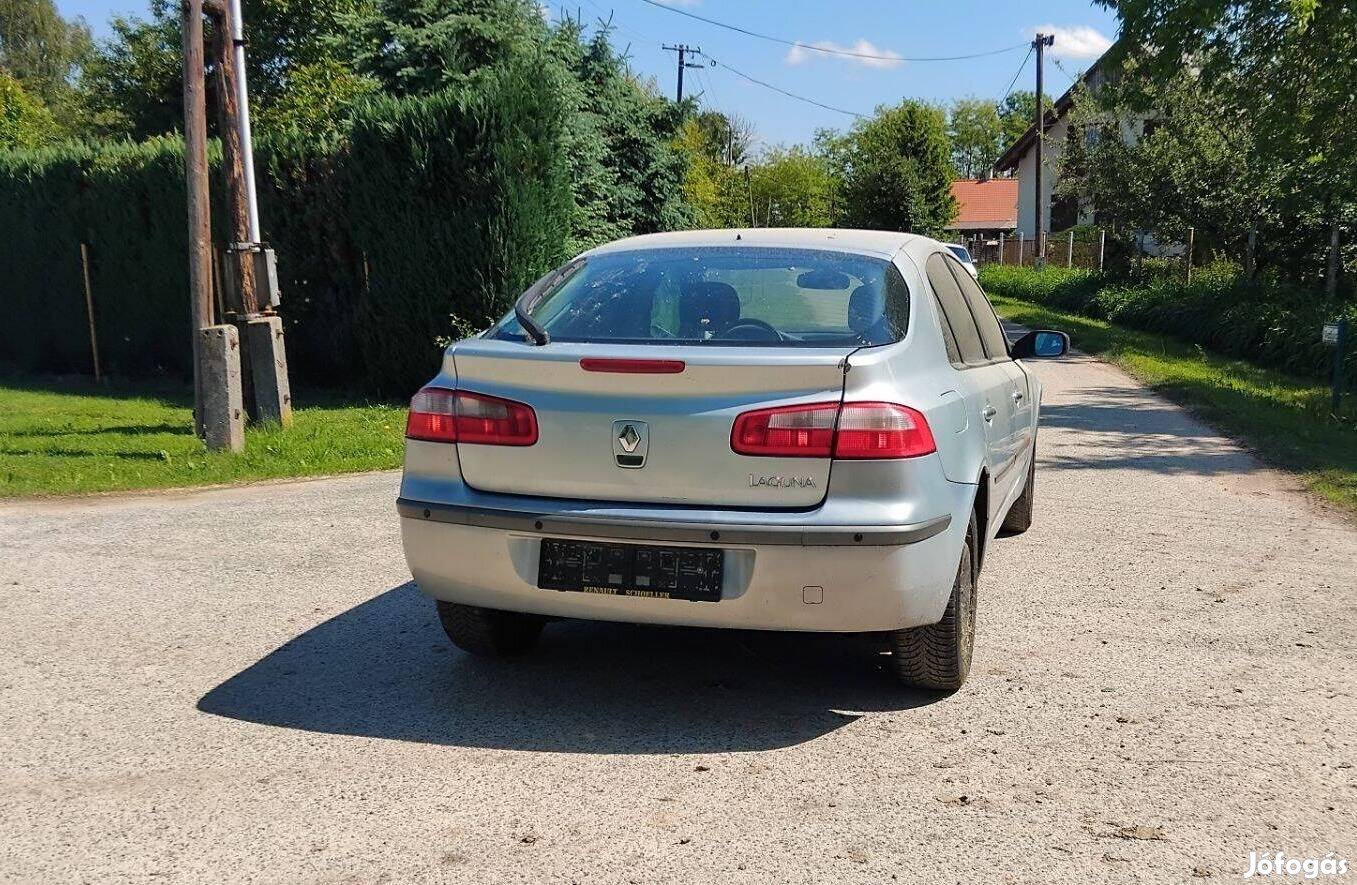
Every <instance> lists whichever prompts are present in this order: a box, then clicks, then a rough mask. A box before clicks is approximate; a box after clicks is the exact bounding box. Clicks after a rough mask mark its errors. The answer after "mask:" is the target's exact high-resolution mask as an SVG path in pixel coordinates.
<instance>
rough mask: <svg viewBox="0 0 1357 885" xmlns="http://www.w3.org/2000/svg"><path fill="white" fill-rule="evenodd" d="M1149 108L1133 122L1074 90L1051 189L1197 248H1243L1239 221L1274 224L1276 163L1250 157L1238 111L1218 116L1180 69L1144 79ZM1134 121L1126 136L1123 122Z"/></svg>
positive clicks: (1127, 229)
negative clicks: (1156, 79) (1149, 88)
mask: <svg viewBox="0 0 1357 885" xmlns="http://www.w3.org/2000/svg"><path fill="white" fill-rule="evenodd" d="M1153 89H1154V92H1153V99H1154V106H1155V107H1156V108H1159V109H1160V110H1157V111H1155V112H1154V115H1153V116H1152V117H1150V118H1148V119H1146V120H1144V121H1142V122H1139V123H1138V122H1134V120H1133V118H1128V116H1127V115H1128V113H1129V112H1128V111H1127V110H1126V109H1124V108H1121V109H1118V112H1117V113H1114V114H1108V113H1107V112H1106V109H1105V108H1104V107H1103V106H1102V105H1100V104H1099V103H1098V102H1097V101H1094V100H1093V99H1092V97H1090V96H1089V95H1088V94H1087V93H1086V92H1082V91H1081V92H1079V93H1076V96H1075V101H1074V106H1073V109H1072V111H1071V113H1070V132H1071V135H1070V138H1069V140H1068V142H1067V144H1066V148H1065V150H1064V151H1063V152H1062V154H1061V157H1060V164H1061V175H1060V178H1059V181H1060V185H1059V195H1060V196H1062V197H1066V198H1070V199H1076V200H1081V201H1086V202H1087V203H1090V204H1091V205H1093V206H1095V207H1096V208H1097V211H1098V215H1099V221H1100V223H1102V224H1103V225H1105V226H1107V227H1109V228H1111V229H1112V230H1113V231H1114V232H1120V233H1122V234H1123V235H1128V236H1129V235H1133V234H1135V233H1137V232H1140V231H1149V232H1153V233H1154V234H1155V235H1156V236H1157V237H1159V238H1160V239H1166V240H1177V241H1179V242H1182V241H1184V240H1186V237H1187V231H1188V228H1193V229H1194V231H1195V241H1196V243H1197V245H1198V246H1199V247H1201V248H1202V249H1203V250H1213V249H1217V250H1224V251H1227V252H1230V253H1232V254H1236V255H1240V254H1243V252H1244V251H1245V249H1246V248H1247V239H1248V231H1249V230H1250V229H1258V228H1260V227H1262V228H1267V229H1269V230H1271V229H1279V228H1281V227H1282V226H1283V222H1282V218H1281V217H1280V216H1279V215H1278V214H1277V200H1278V198H1279V196H1280V180H1279V179H1280V176H1279V173H1278V170H1277V169H1276V168H1275V167H1273V166H1270V165H1268V164H1261V163H1259V162H1258V148H1257V142H1256V130H1255V128H1254V125H1253V122H1252V121H1251V120H1250V119H1249V118H1248V117H1247V116H1238V117H1234V118H1227V117H1224V116H1222V113H1221V107H1220V104H1219V102H1218V101H1217V100H1216V97H1215V96H1214V95H1213V94H1212V93H1211V92H1210V91H1209V90H1208V89H1206V88H1205V87H1204V86H1203V84H1202V83H1201V82H1200V80H1199V79H1198V78H1196V77H1194V76H1192V74H1191V73H1190V72H1180V73H1178V74H1177V75H1176V76H1174V77H1172V78H1170V79H1168V80H1167V81H1164V82H1161V83H1157V84H1155V85H1154V87H1153ZM1137 128H1141V129H1143V132H1142V133H1140V134H1139V135H1138V137H1133V138H1127V137H1126V135H1127V134H1128V133H1127V132H1126V131H1125V130H1127V129H1130V130H1132V133H1131V134H1135V132H1134V130H1136V129H1137Z"/></svg>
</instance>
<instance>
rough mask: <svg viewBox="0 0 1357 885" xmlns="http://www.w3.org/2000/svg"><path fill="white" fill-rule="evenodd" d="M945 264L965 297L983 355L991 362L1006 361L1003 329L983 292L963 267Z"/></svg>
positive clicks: (951, 263)
mask: <svg viewBox="0 0 1357 885" xmlns="http://www.w3.org/2000/svg"><path fill="white" fill-rule="evenodd" d="M947 264H948V266H949V267H950V269H951V271H952V276H953V277H956V281H957V285H958V286H960V287H961V294H962V295H965V296H966V303H967V304H968V305H970V308H971V315H972V316H974V317H975V324H976V326H978V327H979V329H980V340H981V341H982V342H984V345H985V353H987V354H989V358H990V359H992V360H1006V359H1008V338H1007V337H1006V336H1005V335H1004V327H1003V326H1001V325H1000V324H999V318H998V317H997V316H995V315H994V307H993V305H991V304H990V303H989V299H988V298H986V297H985V291H984V290H983V289H981V288H980V284H979V283H977V282H976V281H975V280H974V279H972V278H971V275H970V274H968V273H967V272H966V269H965V268H964V267H962V266H961V265H959V264H957V263H956V262H955V261H949V262H947Z"/></svg>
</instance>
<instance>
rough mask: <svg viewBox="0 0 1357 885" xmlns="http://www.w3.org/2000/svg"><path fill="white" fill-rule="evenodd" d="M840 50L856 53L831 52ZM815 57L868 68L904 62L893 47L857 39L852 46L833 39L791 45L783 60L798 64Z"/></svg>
mask: <svg viewBox="0 0 1357 885" xmlns="http://www.w3.org/2000/svg"><path fill="white" fill-rule="evenodd" d="M811 46H814V47H816V48H818V49H825V50H829V51H828V52H816V51H815V50H814V49H810V48H809V47H811ZM840 52H856V53H858V54H857V55H835V54H832V53H840ZM868 56H871V57H868ZM817 58H833V59H837V60H839V61H846V62H850V63H852V64H858V65H862V66H863V67H868V68H898V67H899V66H900V65H902V64H904V63H905V62H904V59H903V58H901V57H900V53H898V52H896V51H895V50H893V49H881V48H880V47H878V46H876V45H875V44H873V43H871V42H870V41H867V40H859V41H858V42H856V43H854V44H853V45H852V46H841V45H840V44H838V43H835V42H834V41H833V40H817V41H815V42H814V43H808V44H807V45H806V46H793V47H792V48H791V49H789V50H787V57H786V58H785V59H784V61H786V62H787V64H789V65H799V64H802V63H804V62H807V61H810V60H812V59H817Z"/></svg>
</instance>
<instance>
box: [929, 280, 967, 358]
mask: <svg viewBox="0 0 1357 885" xmlns="http://www.w3.org/2000/svg"><path fill="white" fill-rule="evenodd" d="M933 305H934V306H935V307H936V308H937V309H938V325H940V326H942V344H943V346H944V347H946V348H947V362H949V363H951V364H952V365H954V366H956V367H957V368H958V369H964V368H965V367H966V363H965V362H963V361H962V359H961V351H959V350H957V346H956V336H955V335H953V334H952V324H951V323H949V322H947V314H945V313H943V310H942V304H941V303H940V302H939V301H938V298H937V296H936V295H934V296H933Z"/></svg>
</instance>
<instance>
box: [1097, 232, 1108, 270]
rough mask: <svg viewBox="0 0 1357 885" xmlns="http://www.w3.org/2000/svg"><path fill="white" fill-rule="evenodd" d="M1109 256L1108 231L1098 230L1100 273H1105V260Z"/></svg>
mask: <svg viewBox="0 0 1357 885" xmlns="http://www.w3.org/2000/svg"><path fill="white" fill-rule="evenodd" d="M1106 255H1107V231H1106V230H1104V229H1102V228H1099V229H1098V273H1102V272H1103V258H1104V257H1105V256H1106Z"/></svg>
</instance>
